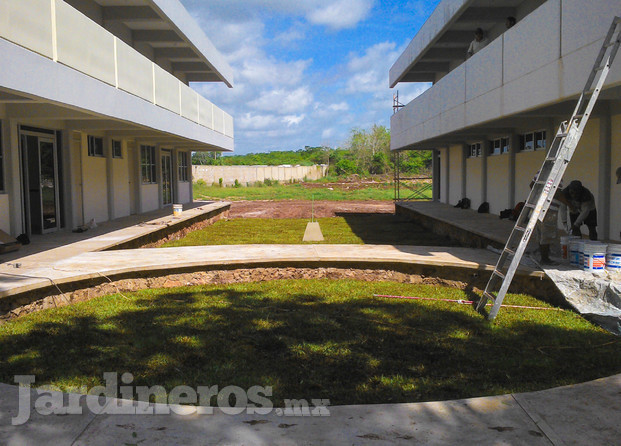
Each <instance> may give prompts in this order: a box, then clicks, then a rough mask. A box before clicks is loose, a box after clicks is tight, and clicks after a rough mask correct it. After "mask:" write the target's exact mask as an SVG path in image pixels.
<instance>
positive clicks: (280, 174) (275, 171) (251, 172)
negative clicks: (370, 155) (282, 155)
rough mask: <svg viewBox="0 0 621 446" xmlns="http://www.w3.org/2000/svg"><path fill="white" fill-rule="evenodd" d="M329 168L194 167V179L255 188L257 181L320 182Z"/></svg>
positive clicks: (321, 166)
mask: <svg viewBox="0 0 621 446" xmlns="http://www.w3.org/2000/svg"><path fill="white" fill-rule="evenodd" d="M327 172H328V166H327V165H325V164H321V165H314V166H287V165H285V166H192V179H193V180H194V181H197V180H203V181H204V182H205V183H207V184H212V183H219V180H220V178H222V184H223V185H225V186H232V185H233V184H235V180H237V181H239V183H240V184H241V185H242V186H246V185H248V186H253V185H254V183H256V182H257V181H260V182H263V181H264V180H266V179H269V180H278V181H280V182H289V181H302V180H303V179H304V177H306V179H307V180H319V179H321V178H323V177H325V176H326V174H327Z"/></svg>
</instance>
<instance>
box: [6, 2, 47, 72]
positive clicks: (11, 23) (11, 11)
mask: <svg viewBox="0 0 621 446" xmlns="http://www.w3.org/2000/svg"><path fill="white" fill-rule="evenodd" d="M0 36H2V37H3V38H5V39H6V40H10V41H11V42H13V43H17V44H18V45H21V46H24V47H26V48H28V49H30V50H32V51H35V52H37V53H39V54H42V55H44V56H46V57H48V58H50V59H51V58H52V57H53V52H54V49H53V45H52V3H51V2H50V0H4V1H2V2H0ZM5 63H6V62H5Z"/></svg>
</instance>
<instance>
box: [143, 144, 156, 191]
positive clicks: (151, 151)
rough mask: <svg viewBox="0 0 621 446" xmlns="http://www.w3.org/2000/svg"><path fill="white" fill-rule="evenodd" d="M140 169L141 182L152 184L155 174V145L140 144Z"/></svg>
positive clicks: (154, 180)
mask: <svg viewBox="0 0 621 446" xmlns="http://www.w3.org/2000/svg"><path fill="white" fill-rule="evenodd" d="M140 171H141V173H142V184H153V183H155V182H157V181H156V176H155V147H154V146H140Z"/></svg>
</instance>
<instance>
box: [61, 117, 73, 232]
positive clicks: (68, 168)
mask: <svg viewBox="0 0 621 446" xmlns="http://www.w3.org/2000/svg"><path fill="white" fill-rule="evenodd" d="M72 137H73V131H72V130H70V129H67V130H64V131H63V132H62V134H61V144H62V148H61V153H62V160H61V161H60V162H62V164H63V178H62V181H63V191H64V193H63V210H64V214H65V228H66V229H73V221H74V215H73V213H74V208H73V196H74V191H73V181H72V179H71V177H72V175H73V169H74V165H75V160H74V159H73V151H72V150H71V149H72V147H71V142H72Z"/></svg>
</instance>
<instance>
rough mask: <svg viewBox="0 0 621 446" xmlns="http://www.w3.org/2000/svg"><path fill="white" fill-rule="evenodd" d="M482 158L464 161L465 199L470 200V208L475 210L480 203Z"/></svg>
mask: <svg viewBox="0 0 621 446" xmlns="http://www.w3.org/2000/svg"><path fill="white" fill-rule="evenodd" d="M482 169H483V159H482V158H468V159H466V197H467V198H469V199H470V207H471V208H472V209H474V210H476V209H477V208H478V207H479V206H480V205H481V203H482V201H481V196H482V193H481V192H482V191H481V188H482V179H483V178H482V176H481V175H482V173H481V172H482Z"/></svg>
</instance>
